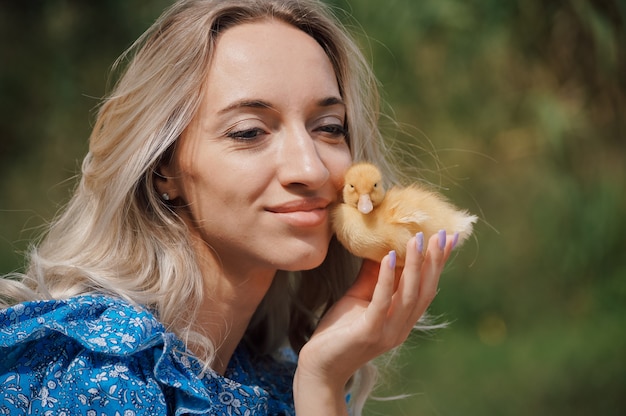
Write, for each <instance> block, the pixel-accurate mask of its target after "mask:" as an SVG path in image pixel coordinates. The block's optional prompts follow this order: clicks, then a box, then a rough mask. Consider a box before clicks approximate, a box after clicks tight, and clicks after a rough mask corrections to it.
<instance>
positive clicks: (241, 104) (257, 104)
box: [218, 99, 274, 114]
mask: <svg viewBox="0 0 626 416" xmlns="http://www.w3.org/2000/svg"><path fill="white" fill-rule="evenodd" d="M241 108H262V109H268V110H273V109H274V107H273V106H272V105H271V104H270V103H268V102H265V101H263V100H247V99H245V100H239V101H235V102H234V103H232V104H229V105H227V106H226V107H224V108H222V109H221V110H219V111H218V114H225V113H228V112H230V111H233V110H238V109H241Z"/></svg>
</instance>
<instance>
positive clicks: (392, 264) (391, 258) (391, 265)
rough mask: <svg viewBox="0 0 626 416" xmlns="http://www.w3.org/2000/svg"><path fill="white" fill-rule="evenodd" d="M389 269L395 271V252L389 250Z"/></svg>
mask: <svg viewBox="0 0 626 416" xmlns="http://www.w3.org/2000/svg"><path fill="white" fill-rule="evenodd" d="M389 268H390V269H395V268H396V252H395V250H391V251H390V252H389Z"/></svg>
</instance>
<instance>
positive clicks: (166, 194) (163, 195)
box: [161, 192, 170, 201]
mask: <svg viewBox="0 0 626 416" xmlns="http://www.w3.org/2000/svg"><path fill="white" fill-rule="evenodd" d="M161 198H163V200H164V201H169V200H170V194H168V193H167V192H164V193H163V194H162V195H161Z"/></svg>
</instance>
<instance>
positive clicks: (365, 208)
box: [332, 163, 478, 265]
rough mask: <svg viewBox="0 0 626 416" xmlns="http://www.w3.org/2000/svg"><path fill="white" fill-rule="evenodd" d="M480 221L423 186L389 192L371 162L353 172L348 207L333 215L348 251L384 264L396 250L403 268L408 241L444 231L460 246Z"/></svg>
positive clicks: (345, 194) (347, 177) (346, 192)
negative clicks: (455, 236)
mask: <svg viewBox="0 0 626 416" xmlns="http://www.w3.org/2000/svg"><path fill="white" fill-rule="evenodd" d="M477 220H478V218H477V217H476V216H474V215H470V214H469V213H468V212H467V211H461V210H458V209H457V208H456V207H455V206H453V205H452V204H450V203H449V202H447V201H446V200H445V199H444V198H443V197H442V196H441V195H439V194H437V193H435V192H432V191H429V190H426V189H424V188H422V187H420V186H418V185H411V186H408V187H404V188H402V187H397V186H394V187H392V188H391V189H389V191H385V189H384V187H383V183H382V175H381V173H380V170H379V169H378V168H377V167H376V166H374V165H373V164H371V163H356V164H354V165H352V167H350V169H348V171H347V172H346V175H345V185H344V187H343V203H341V204H338V205H337V206H336V207H335V208H334V209H333V212H332V223H333V228H334V231H335V233H336V235H337V239H338V240H339V242H340V243H341V244H343V246H344V247H346V248H347V249H348V251H350V252H351V253H352V254H354V255H355V256H358V257H363V258H367V259H371V260H374V261H377V262H380V261H381V259H382V258H383V257H384V256H385V255H386V254H387V253H389V251H391V250H395V251H396V255H397V259H398V263H397V264H398V265H401V264H403V262H404V257H405V255H406V245H407V242H408V241H409V239H410V238H411V237H413V236H415V234H416V233H418V232H423V233H424V240H425V241H428V239H429V238H430V236H431V235H433V234H436V233H437V232H439V231H440V230H445V231H446V232H449V233H458V240H457V242H456V243H457V245H459V244H461V243H463V241H465V240H466V239H467V238H468V237H469V236H470V235H471V233H472V228H473V224H474V223H475V222H476V221H477Z"/></svg>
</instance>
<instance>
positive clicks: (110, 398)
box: [0, 295, 295, 416]
mask: <svg viewBox="0 0 626 416" xmlns="http://www.w3.org/2000/svg"><path fill="white" fill-rule="evenodd" d="M201 370H202V369H201V365H200V363H199V361H198V360H197V359H196V358H194V357H193V356H192V355H191V354H190V353H189V352H188V351H187V350H186V348H185V346H184V344H183V343H182V341H181V340H180V339H178V338H177V337H176V336H175V335H174V334H172V333H170V332H167V331H166V330H165V328H164V327H163V325H162V324H161V323H160V322H159V321H158V320H157V319H156V318H155V316H154V315H152V314H151V313H150V312H148V311H147V310H145V309H143V308H138V307H135V306H133V305H131V304H129V303H127V302H124V301H122V300H119V299H114V298H111V297H106V296H87V295H86V296H78V297H75V298H71V299H68V300H50V301H36V302H26V303H22V304H18V305H15V306H13V307H11V308H8V309H4V310H0V414H10V415H16V414H26V413H28V414H41V415H77V414H80V415H89V416H100V415H120V416H134V415H186V414H206V415H245V416H254V415H293V414H295V411H294V408H293V398H292V381H293V374H294V371H295V362H294V361H292V360H289V359H287V358H270V357H263V358H258V357H253V355H252V354H251V352H250V351H249V350H248V349H247V348H246V347H244V346H243V345H240V346H239V347H238V348H237V350H236V351H235V354H234V355H233V358H232V359H231V362H230V363H229V365H228V369H227V371H226V374H225V376H221V375H219V374H217V373H215V372H212V371H210V370H209V371H208V372H205V373H203V372H202V371H201Z"/></svg>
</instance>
